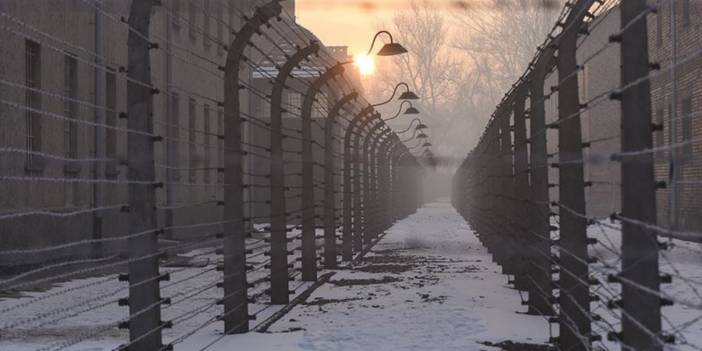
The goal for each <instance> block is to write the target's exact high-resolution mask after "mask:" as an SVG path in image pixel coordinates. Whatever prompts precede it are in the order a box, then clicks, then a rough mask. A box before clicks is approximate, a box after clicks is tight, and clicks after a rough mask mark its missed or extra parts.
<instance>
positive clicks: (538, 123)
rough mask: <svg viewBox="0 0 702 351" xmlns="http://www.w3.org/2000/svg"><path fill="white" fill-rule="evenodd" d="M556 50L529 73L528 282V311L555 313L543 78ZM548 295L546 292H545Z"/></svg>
mask: <svg viewBox="0 0 702 351" xmlns="http://www.w3.org/2000/svg"><path fill="white" fill-rule="evenodd" d="M553 53H554V50H553V48H551V47H547V48H544V49H543V50H542V52H541V56H540V57H539V59H538V60H537V62H536V63H535V64H534V67H533V69H532V71H531V73H530V75H529V106H530V107H529V139H528V143H529V145H530V147H531V150H530V153H529V172H530V175H531V188H530V193H529V197H530V198H531V202H530V203H529V204H528V205H529V218H530V220H529V234H530V235H529V236H528V237H529V240H530V242H531V245H530V247H531V248H533V251H532V252H531V256H530V257H531V261H530V262H529V264H528V265H527V269H528V272H527V274H528V277H529V278H528V279H529V281H530V282H531V284H530V286H529V313H530V314H539V315H553V314H554V310H553V306H552V304H551V301H550V299H551V298H552V296H553V292H552V289H551V240H550V229H549V228H550V215H549V213H550V209H549V205H548V204H549V192H548V148H547V141H546V111H545V107H544V84H545V83H544V81H545V78H546V72H547V71H548V70H549V69H550V67H551V66H552V65H553V64H554V57H553ZM544 295H547V296H544Z"/></svg>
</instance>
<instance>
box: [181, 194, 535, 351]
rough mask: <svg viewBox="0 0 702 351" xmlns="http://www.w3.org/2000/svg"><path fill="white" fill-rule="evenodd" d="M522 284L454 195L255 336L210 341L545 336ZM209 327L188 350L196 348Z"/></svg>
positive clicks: (412, 342)
mask: <svg viewBox="0 0 702 351" xmlns="http://www.w3.org/2000/svg"><path fill="white" fill-rule="evenodd" d="M520 302H521V300H520V297H519V294H518V293H517V292H516V291H515V290H513V289H510V288H509V287H508V286H507V277H506V276H504V275H502V274H501V273H500V268H499V267H498V266H497V265H496V264H494V263H492V262H491V257H490V255H489V254H488V253H487V251H486V250H485V248H484V247H482V246H481V244H480V243H479V241H478V239H477V238H476V237H475V235H474V234H473V232H472V231H471V230H470V228H469V227H468V225H467V224H466V223H465V222H464V221H463V219H462V218H461V217H460V216H459V215H458V214H457V213H456V212H455V211H454V210H453V208H452V207H451V206H450V205H449V204H448V203H433V204H429V205H427V206H426V207H424V208H422V209H420V210H419V211H418V213H416V214H414V215H412V216H410V217H409V218H407V219H404V220H402V221H400V222H399V223H398V224H396V225H395V226H393V227H392V228H391V229H390V230H389V231H388V234H387V236H385V238H384V239H383V240H382V241H380V243H379V244H378V245H377V246H376V247H374V248H373V251H372V253H371V254H369V255H368V256H367V259H366V260H365V261H364V262H362V264H360V265H357V266H355V267H353V268H351V269H342V270H339V271H338V272H337V273H336V274H335V275H334V276H333V277H332V279H331V282H330V283H328V284H325V285H324V286H322V287H320V288H319V289H317V290H316V291H315V292H314V293H313V294H312V296H310V298H309V299H307V302H306V303H304V304H302V305H298V306H297V307H295V308H294V309H293V310H292V311H291V312H290V313H289V314H288V315H286V316H285V317H284V318H283V319H282V320H280V321H279V322H277V323H276V324H274V325H273V326H272V328H271V329H270V332H271V334H261V335H259V336H258V337H253V338H252V336H251V335H249V336H231V337H226V338H224V339H222V340H221V341H220V342H219V343H217V344H215V345H214V346H213V347H212V348H211V350H222V351H224V350H231V349H234V348H251V349H255V350H264V349H265V350H486V349H490V348H488V347H486V346H484V345H482V344H480V342H483V341H491V342H498V341H504V340H511V341H515V342H525V343H543V342H546V341H547V339H548V324H547V322H546V321H545V320H544V319H543V318H542V317H537V316H529V315H525V314H522V313H521V312H525V311H526V309H525V308H524V307H522V306H521V303H520ZM206 342H207V338H206V337H199V338H193V339H192V340H190V341H189V342H186V343H184V344H183V346H184V347H183V348H182V350H191V349H194V350H198V349H199V346H200V345H204V344H206Z"/></svg>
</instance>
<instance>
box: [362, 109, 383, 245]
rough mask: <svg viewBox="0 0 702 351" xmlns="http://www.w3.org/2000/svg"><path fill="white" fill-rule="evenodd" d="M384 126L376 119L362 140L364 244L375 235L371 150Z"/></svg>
mask: <svg viewBox="0 0 702 351" xmlns="http://www.w3.org/2000/svg"><path fill="white" fill-rule="evenodd" d="M383 126H385V123H383V121H382V120H380V119H379V120H378V123H377V124H376V125H374V126H373V127H372V128H371V129H370V132H368V134H367V135H366V137H365V138H364V141H363V159H364V161H363V163H364V165H365V171H364V177H363V179H364V185H363V197H364V202H363V214H364V216H363V227H364V228H365V232H364V233H365V236H364V238H363V242H364V244H366V245H370V244H371V243H372V242H373V237H374V236H375V235H376V231H375V215H376V213H375V209H374V208H373V206H374V202H373V197H374V195H375V171H376V167H375V155H374V153H373V152H374V150H373V145H374V144H375V142H376V141H377V139H378V138H379V137H380V136H381V134H379V133H377V132H378V130H379V129H380V128H382V127H383Z"/></svg>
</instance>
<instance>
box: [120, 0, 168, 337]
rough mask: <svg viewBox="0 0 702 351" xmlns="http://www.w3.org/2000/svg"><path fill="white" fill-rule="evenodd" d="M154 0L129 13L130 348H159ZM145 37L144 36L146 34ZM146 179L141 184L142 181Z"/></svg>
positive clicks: (137, 3) (137, 4) (133, 6)
mask: <svg viewBox="0 0 702 351" xmlns="http://www.w3.org/2000/svg"><path fill="white" fill-rule="evenodd" d="M153 5H154V0H145V1H135V2H133V3H132V4H131V7H130V12H129V26H130V27H131V28H133V29H134V31H130V32H129V37H128V39H127V43H128V44H127V45H128V48H127V50H128V63H127V65H128V73H127V74H128V77H129V78H130V81H129V82H128V84H127V115H128V116H129V119H128V122H127V123H128V127H129V129H130V130H136V131H140V132H143V133H144V134H137V133H129V135H128V140H127V143H128V160H129V162H128V178H129V180H130V182H132V183H130V184H129V206H130V211H129V232H130V233H144V235H138V236H133V237H130V239H129V240H128V243H127V245H128V248H129V256H130V262H129V299H128V302H129V322H128V327H129V340H130V345H129V347H128V349H129V350H130V351H151V350H158V349H159V348H161V346H162V345H161V328H163V324H162V322H161V296H160V287H159V279H158V277H159V264H158V262H159V259H160V257H159V256H160V255H159V248H158V234H159V233H160V231H158V230H155V229H154V228H155V226H156V194H155V186H156V185H155V184H154V183H153V182H154V179H155V176H156V172H155V166H154V142H156V138H155V137H152V136H151V135H152V133H153V95H154V94H156V93H158V91H157V90H155V89H149V88H148V87H145V86H143V85H142V84H137V83H136V82H143V84H150V82H151V55H150V50H151V45H150V43H149V42H148V41H146V40H144V38H143V37H148V36H149V25H150V23H151V11H152V8H153ZM142 36H143V37H142ZM142 182H143V183H142Z"/></svg>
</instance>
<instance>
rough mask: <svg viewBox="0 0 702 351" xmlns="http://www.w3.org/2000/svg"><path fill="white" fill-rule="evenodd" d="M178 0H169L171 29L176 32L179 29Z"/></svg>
mask: <svg viewBox="0 0 702 351" xmlns="http://www.w3.org/2000/svg"><path fill="white" fill-rule="evenodd" d="M180 1H181V0H171V23H172V24H173V29H174V30H175V31H177V32H179V31H180V12H181V11H180Z"/></svg>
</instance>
